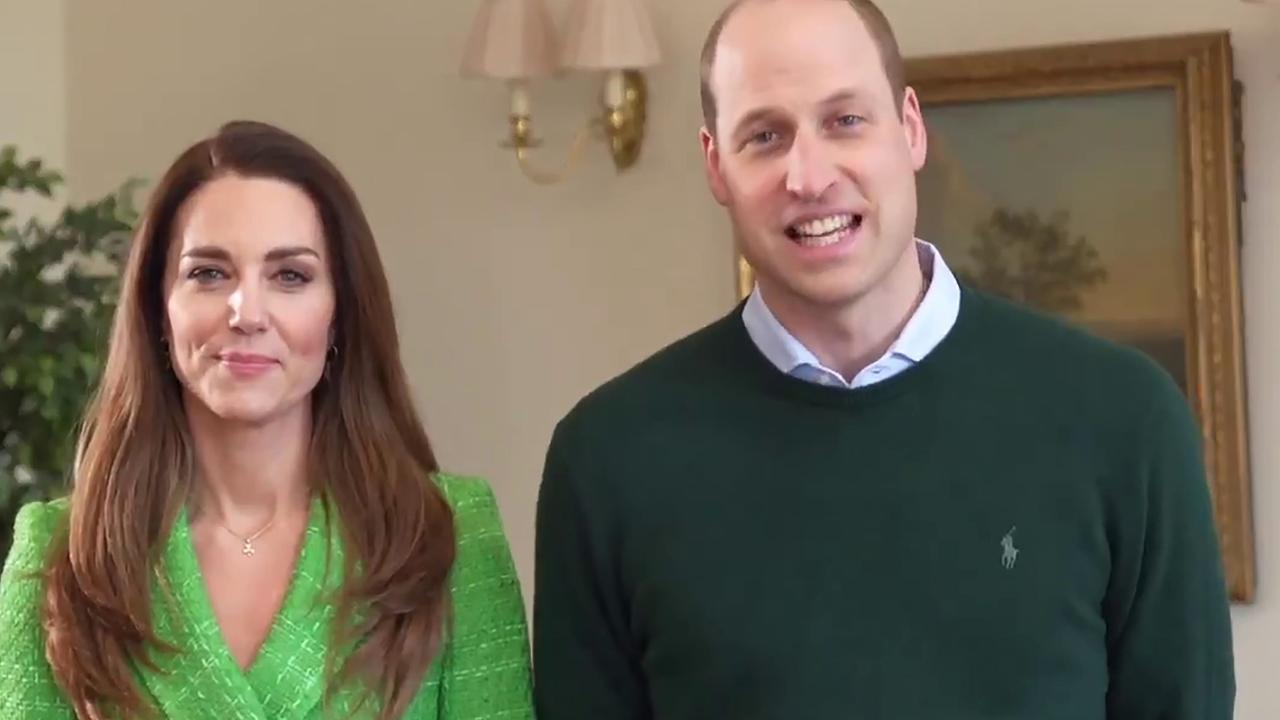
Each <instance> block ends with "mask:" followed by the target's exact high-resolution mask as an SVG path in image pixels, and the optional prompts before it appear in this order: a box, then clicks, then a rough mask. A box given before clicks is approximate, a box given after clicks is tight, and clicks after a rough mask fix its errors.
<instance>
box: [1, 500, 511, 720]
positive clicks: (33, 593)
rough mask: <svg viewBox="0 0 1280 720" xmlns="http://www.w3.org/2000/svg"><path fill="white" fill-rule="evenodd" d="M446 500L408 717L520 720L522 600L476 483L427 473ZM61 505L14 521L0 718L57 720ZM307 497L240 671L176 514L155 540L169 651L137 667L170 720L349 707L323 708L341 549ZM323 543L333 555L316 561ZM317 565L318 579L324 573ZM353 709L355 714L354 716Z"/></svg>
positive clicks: (345, 701)
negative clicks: (446, 536)
mask: <svg viewBox="0 0 1280 720" xmlns="http://www.w3.org/2000/svg"><path fill="white" fill-rule="evenodd" d="M437 482H438V483H439V485H440V487H441V488H442V489H443V490H444V493H445V495H446V497H448V499H449V502H450V504H451V505H452V506H453V510H454V516H455V522H456V524H457V537H458V554H457V561H456V564H455V566H454V570H453V575H452V577H451V582H450V587H451V590H452V593H453V608H454V610H453V623H452V631H451V633H450V635H449V637H448V640H447V642H446V644H445V646H444V648H443V650H442V652H441V654H440V656H439V657H438V658H437V660H436V661H435V663H434V664H433V666H432V667H431V669H430V671H429V672H428V674H427V677H426V680H425V681H424V683H423V685H422V687H421V688H420V689H419V691H418V694H417V696H416V697H415V698H414V701H413V704H412V705H411V707H410V709H409V712H408V714H407V715H406V718H408V719H410V720H426V719H432V720H527V719H528V720H531V719H532V718H533V709H532V702H531V681H530V673H529V651H528V637H527V630H526V626H525V617H524V605H523V603H522V601H521V596H520V587H519V583H518V580H517V579H516V574H515V568H514V565H513V563H512V561H511V554H510V551H509V549H508V547H507V541H506V537H505V536H504V534H503V531H502V524H501V520H500V518H499V516H498V511H497V506H496V503H495V502H494V498H493V494H492V492H491V491H490V489H489V486H488V485H487V484H486V483H485V482H484V481H482V480H477V479H469V478H460V477H454V476H448V475H440V476H438V477H437ZM66 513H67V505H66V501H65V500H63V501H54V502H50V503H33V504H31V505H28V506H26V507H25V508H23V509H22V511H21V512H20V513H19V515H18V519H17V523H16V527H15V530H14V543H13V550H12V551H11V552H10V555H9V558H8V560H7V562H6V563H5V570H4V576H3V578H2V579H0V648H2V649H0V718H3V719H4V720H26V719H28V718H31V719H36V720H44V719H45V718H69V717H71V711H70V709H69V706H68V705H67V703H66V702H65V700H63V698H62V696H61V693H60V691H59V690H58V688H57V686H56V685H55V684H54V681H53V676H52V673H51V671H50V668H49V665H48V662H47V661H46V660H45V654H44V631H43V629H42V628H41V625H40V605H41V601H42V597H43V588H42V582H41V581H40V579H39V578H38V577H37V575H36V574H37V573H39V571H40V570H41V568H42V566H43V564H44V560H45V555H46V551H47V548H48V547H49V545H50V544H51V542H52V540H53V538H54V535H55V533H56V532H59V530H60V528H61V525H62V522H63V519H64V517H65V515H66ZM326 526H327V523H326V522H325V518H324V512H323V509H322V508H321V505H320V503H319V502H317V503H316V505H315V506H314V508H313V510H312V513H311V520H310V524H309V526H308V529H307V533H306V538H305V540H304V541H303V545H302V552H301V555H300V556H299V558H298V561H297V566H296V569H295V571H294V577H293V580H292V583H291V584H290V587H289V590H288V592H287V594H286V597H285V600H284V604H283V605H282V606H281V608H280V611H279V614H278V615H277V616H276V619H275V623H274V625H273V626H272V628H271V631H270V632H269V634H268V635H267V638H266V641H265V642H264V644H263V646H262V649H261V650H260V651H259V654H258V656H257V658H256V659H255V660H254V663H253V665H251V666H250V667H249V669H248V670H247V671H241V669H240V668H239V666H237V665H236V662H235V660H234V659H233V658H232V656H231V653H230V652H229V651H228V650H227V647H226V644H225V642H224V641H223V638H222V634H221V630H220V629H219V627H218V624H217V621H216V620H215V619H214V615H213V610H212V608H211V606H210V603H209V599H208V596H207V595H206V593H205V589H204V581H203V579H202V578H201V575H200V568H199V565H198V564H197V562H196V555H195V550H194V548H193V546H192V544H191V534H190V527H189V525H188V524H187V518H186V515H185V514H183V515H182V516H180V517H179V518H178V521H177V522H176V523H175V525H174V529H173V533H172V535H171V537H170V538H169V541H168V543H167V544H166V547H165V552H164V557H163V570H164V572H165V574H166V575H167V577H168V579H169V582H170V584H171V585H172V587H173V590H174V597H175V599H176V601H177V607H176V610H177V612H176V613H173V612H168V611H167V607H168V602H167V601H166V600H164V597H165V596H164V594H163V593H160V592H158V590H153V593H152V597H153V603H154V604H155V606H156V609H155V611H154V612H153V616H154V625H155V628H156V632H157V634H158V635H159V637H160V638H161V639H162V640H165V641H167V642H170V643H172V644H173V645H175V646H176V647H178V648H181V650H182V651H181V652H180V653H178V654H173V655H161V654H157V655H156V660H157V662H158V663H159V665H160V668H161V670H162V672H160V673H154V672H147V671H145V670H142V669H138V670H137V677H138V678H139V679H140V681H141V686H142V688H143V690H144V692H145V693H146V694H147V695H148V696H149V698H150V699H151V701H152V702H153V703H154V704H155V706H157V707H158V708H159V709H160V711H161V712H162V713H163V715H164V717H166V718H170V719H172V720H202V719H208V720H279V719H285V718H292V719H296V720H304V719H305V720H316V719H319V718H326V719H327V718H341V717H346V716H347V715H348V712H347V711H348V710H349V708H350V707H351V706H352V705H353V704H354V703H352V698H353V695H352V693H350V692H346V693H341V692H340V693H338V695H337V698H336V700H334V701H331V702H330V703H329V704H328V705H327V706H322V702H321V701H322V699H323V697H324V694H325V677H324V673H325V660H326V653H327V652H328V650H329V644H330V643H329V637H330V627H331V622H332V620H333V614H334V608H333V606H332V604H331V603H328V602H323V601H322V600H323V598H324V597H326V595H325V594H324V590H325V587H326V585H325V584H326V583H327V584H328V586H329V587H332V586H333V584H334V583H335V582H336V581H337V580H336V578H335V575H340V574H341V565H342V563H341V555H340V553H341V547H340V543H339V542H338V541H337V538H336V534H334V536H333V537H331V536H330V533H329V532H328V531H327V530H326ZM326 545H328V548H327V549H328V550H329V551H330V553H333V556H332V557H330V558H329V559H328V561H327V563H326V554H327V553H326ZM326 567H327V568H328V572H329V574H328V575H327V579H326V575H325V572H326ZM366 716H367V715H366V714H362V715H360V716H359V717H366Z"/></svg>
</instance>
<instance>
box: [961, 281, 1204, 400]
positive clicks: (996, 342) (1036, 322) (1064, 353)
mask: <svg viewBox="0 0 1280 720" xmlns="http://www.w3.org/2000/svg"><path fill="white" fill-rule="evenodd" d="M965 300H966V301H968V302H973V303H976V304H978V305H980V306H981V309H982V311H981V315H982V317H983V336H984V338H986V342H989V343H990V344H989V346H988V347H987V348H986V351H985V352H984V354H985V355H987V356H988V359H989V361H990V362H991V363H992V366H993V367H997V368H999V369H1000V371H1001V372H1003V373H1008V374H1010V375H1015V376H1016V375H1018V374H1021V373H1025V374H1028V375H1030V376H1033V377H1035V378H1038V379H1039V380H1038V382H1037V384H1038V385H1041V386H1043V387H1048V388H1051V389H1054V390H1056V391H1060V392H1066V393H1072V394H1083V395H1084V396H1091V395H1096V396H1098V397H1099V399H1100V400H1101V401H1103V402H1105V403H1107V404H1109V405H1112V406H1118V405H1119V404H1120V403H1124V402H1130V401H1137V402H1138V403H1139V404H1143V403H1147V402H1150V401H1152V400H1153V399H1156V398H1159V397H1165V396H1168V395H1169V394H1170V393H1174V394H1180V391H1179V390H1178V389H1177V383H1176V382H1175V380H1174V378H1173V376H1172V375H1171V374H1170V371H1169V370H1167V369H1166V368H1164V367H1163V366H1161V365H1160V364H1159V363H1157V362H1156V361H1155V360H1154V359H1153V358H1152V356H1151V355H1149V354H1148V353H1146V352H1143V351H1142V350H1140V349H1139V348H1137V347H1135V346H1132V345H1127V344H1123V343H1121V342H1118V341H1116V340H1113V339H1110V338H1107V337H1104V336H1103V335H1101V334H1099V333H1098V332H1096V331H1095V330H1093V329H1091V328H1090V327H1088V326H1087V325H1084V324H1081V323H1078V322H1075V321H1072V320H1068V319H1065V318H1062V317H1059V316H1055V315H1050V314H1048V313H1045V312H1041V311H1038V310H1034V309H1031V308H1028V307H1026V306H1024V305H1020V304H1017V303H1014V302H1012V301H1009V300H1005V299H1002V298H998V297H995V296H993V295H989V294H984V293H981V292H978V291H974V290H968V289H966V297H965Z"/></svg>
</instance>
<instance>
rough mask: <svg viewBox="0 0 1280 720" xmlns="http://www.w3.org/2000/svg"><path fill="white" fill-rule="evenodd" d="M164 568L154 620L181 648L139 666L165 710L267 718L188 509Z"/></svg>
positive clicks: (207, 719) (221, 718) (215, 717)
mask: <svg viewBox="0 0 1280 720" xmlns="http://www.w3.org/2000/svg"><path fill="white" fill-rule="evenodd" d="M160 573H161V575H162V577H160V578H157V581H156V582H155V583H153V587H152V599H153V610H152V621H153V625H154V627H155V632H156V635H157V636H158V637H159V639H160V640H161V641H163V642H165V643H168V644H170V645H172V646H173V647H175V648H178V651H177V652H175V653H169V654H161V653H154V654H153V660H154V661H155V664H156V666H157V671H151V670H146V669H142V668H139V670H138V675H139V677H140V678H141V680H142V683H143V685H144V686H145V687H146V688H147V690H148V691H150V693H151V695H152V697H153V698H155V701H156V703H157V705H159V707H160V709H161V711H162V712H163V713H164V715H165V716H166V717H168V718H191V719H192V720H267V718H268V717H270V716H269V715H267V714H266V713H265V712H264V710H263V707H262V704H261V703H260V702H259V700H258V697H257V695H256V693H254V691H253V689H252V688H251V687H250V685H249V682H248V680H247V679H246V678H245V676H244V674H243V673H242V672H241V671H240V667H239V666H238V665H237V664H236V662H235V659H234V658H232V657H231V653H230V652H229V651H228V650H227V646H226V643H225V642H224V640H223V637H222V631H221V629H220V628H219V627H218V623H217V620H216V619H215V618H214V615H213V609H212V607H211V606H210V604H209V598H208V596H207V595H206V593H205V589H204V579H203V577H202V576H201V574H200V566H199V563H198V562H197V561H196V555H195V549H194V547H193V546H192V544H191V532H190V527H189V526H188V524H187V514H186V512H185V511H183V512H182V513H181V514H180V515H179V516H178V519H177V521H176V522H175V523H174V528H173V532H172V533H170V536H169V541H168V543H166V546H165V552H164V559H163V563H162V566H161V569H160ZM166 585H167V586H168V587H167V589H166V587H165V586H166Z"/></svg>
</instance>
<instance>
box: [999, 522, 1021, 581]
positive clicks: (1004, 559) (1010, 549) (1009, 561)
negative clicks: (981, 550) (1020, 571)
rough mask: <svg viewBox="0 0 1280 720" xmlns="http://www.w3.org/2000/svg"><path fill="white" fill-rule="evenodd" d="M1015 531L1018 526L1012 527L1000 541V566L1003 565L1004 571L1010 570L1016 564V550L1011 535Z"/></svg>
mask: <svg viewBox="0 0 1280 720" xmlns="http://www.w3.org/2000/svg"><path fill="white" fill-rule="evenodd" d="M1017 531H1018V526H1017V525H1014V526H1013V527H1011V528H1009V532H1007V533H1005V534H1004V537H1003V538H1001V539H1000V547H1002V548H1004V554H1003V555H1001V556H1000V564H1001V565H1004V569H1005V570H1012V569H1013V566H1014V564H1016V563H1017V562H1018V548H1016V547H1014V546H1013V534H1014V533H1015V532H1017Z"/></svg>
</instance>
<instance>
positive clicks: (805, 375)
mask: <svg viewBox="0 0 1280 720" xmlns="http://www.w3.org/2000/svg"><path fill="white" fill-rule="evenodd" d="M916 249H917V250H918V251H919V253H920V266H921V269H922V270H924V274H925V278H927V280H928V283H929V287H928V289H927V290H925V293H924V297H923V298H922V299H921V300H920V306H919V307H917V308H916V311H915V313H913V314H912V315H911V319H909V320H907V324H906V325H905V326H904V327H903V328H902V333H901V334H900V335H898V338H897V339H896V340H894V341H893V344H892V345H890V346H889V349H888V350H887V351H886V352H885V354H884V355H883V356H881V357H880V359H879V360H876V361H875V362H873V363H871V364H870V365H868V366H867V367H865V368H863V370H862V371H861V372H859V373H858V374H857V375H856V376H854V378H853V381H852V382H846V381H845V379H844V378H843V377H841V375H840V373H838V372H836V371H835V370H832V369H831V368H828V367H826V366H825V365H823V364H822V361H821V360H819V359H818V357H817V356H816V355H814V354H813V353H812V352H810V350H809V348H807V347H805V346H804V345H803V344H801V342H800V341H799V340H797V339H796V338H795V336H794V335H792V334H791V333H790V332H787V329H786V328H784V327H783V326H782V323H780V322H778V318H777V317H775V316H774V314H773V312H772V311H770V310H769V307H768V306H767V305H765V304H764V298H763V297H761V296H760V287H759V286H758V285H757V286H756V288H755V289H754V290H752V291H751V297H749V298H747V303H746V306H745V307H743V309H742V323H743V324H744V325H746V326H747V334H748V335H750V336H751V341H752V342H754V343H755V344H756V347H757V348H759V349H760V352H761V353H762V354H763V355H764V356H765V358H767V359H768V360H769V362H771V363H773V365H774V366H775V367H777V368H778V369H779V370H781V371H782V372H784V373H787V374H788V375H791V376H792V377H796V378H799V379H801V380H805V381H808V382H812V383H818V384H819V385H829V386H832V387H841V388H847V389H853V388H859V387H865V386H867V385H871V384H874V383H878V382H880V381H882V380H888V379H889V378H891V377H893V376H894V375H897V374H898V373H900V372H902V371H903V370H906V369H907V368H909V367H911V366H912V365H915V364H916V363H918V362H920V361H921V360H923V359H924V357H925V356H926V355H928V354H929V353H930V352H932V351H933V349H934V348H936V347H937V346H938V343H940V342H942V339H943V338H945V337H946V336H947V333H949V332H951V328H952V327H953V326H954V325H955V324H956V317H958V316H959V314H960V284H959V283H958V282H956V276H955V274H954V273H952V272H951V268H949V267H947V263H946V261H944V260H943V259H942V254H941V253H939V252H938V249H937V248H935V247H934V246H933V245H930V244H929V243H927V242H924V241H923V240H916Z"/></svg>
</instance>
